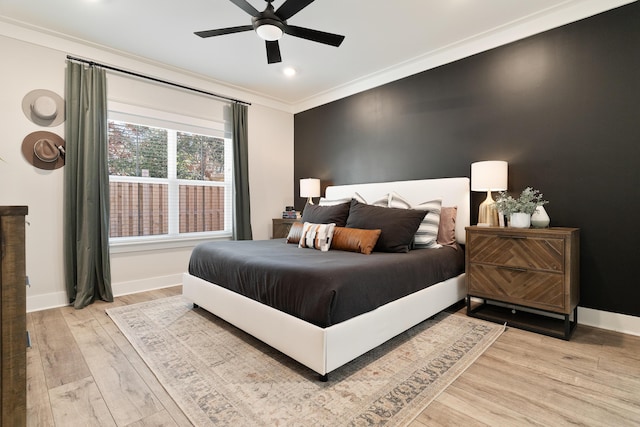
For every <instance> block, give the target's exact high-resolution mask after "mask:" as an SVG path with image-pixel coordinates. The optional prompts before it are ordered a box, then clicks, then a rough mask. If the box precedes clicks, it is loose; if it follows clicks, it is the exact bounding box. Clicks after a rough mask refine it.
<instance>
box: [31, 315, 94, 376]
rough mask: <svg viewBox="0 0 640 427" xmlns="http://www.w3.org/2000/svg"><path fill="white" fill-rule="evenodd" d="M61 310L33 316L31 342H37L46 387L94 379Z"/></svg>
mask: <svg viewBox="0 0 640 427" xmlns="http://www.w3.org/2000/svg"><path fill="white" fill-rule="evenodd" d="M61 310H62V309H51V310H44V311H37V312H34V313H32V319H33V329H32V330H31V335H32V339H33V338H35V339H37V340H38V346H39V348H40V353H41V354H42V355H43V356H42V367H43V371H44V374H45V378H46V381H47V388H48V389H52V388H54V387H57V386H60V385H63V384H68V383H71V382H74V381H78V380H80V379H82V378H87V377H90V376H91V372H89V368H88V367H87V364H86V363H85V361H84V357H83V356H82V353H81V352H80V349H79V347H78V345H77V343H76V341H75V339H74V338H73V335H72V334H71V331H69V327H68V326H67V323H66V322H65V320H64V318H63V317H62V311H61Z"/></svg>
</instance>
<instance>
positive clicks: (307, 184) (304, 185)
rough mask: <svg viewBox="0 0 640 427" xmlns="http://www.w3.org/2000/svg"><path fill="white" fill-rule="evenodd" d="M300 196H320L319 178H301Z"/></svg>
mask: <svg viewBox="0 0 640 427" xmlns="http://www.w3.org/2000/svg"><path fill="white" fill-rule="evenodd" d="M300 197H320V180H319V179H318V178H303V179H301V180H300Z"/></svg>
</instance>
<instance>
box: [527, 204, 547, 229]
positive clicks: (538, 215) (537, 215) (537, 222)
mask: <svg viewBox="0 0 640 427" xmlns="http://www.w3.org/2000/svg"><path fill="white" fill-rule="evenodd" d="M549 221H550V220H549V215H547V211H546V210H544V206H538V207H537V208H536V211H535V212H534V213H533V215H531V225H533V226H534V227H535V228H546V227H548V226H549Z"/></svg>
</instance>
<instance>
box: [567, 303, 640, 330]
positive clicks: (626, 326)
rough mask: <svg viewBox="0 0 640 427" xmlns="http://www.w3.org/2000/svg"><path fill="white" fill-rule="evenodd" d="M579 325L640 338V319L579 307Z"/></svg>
mask: <svg viewBox="0 0 640 427" xmlns="http://www.w3.org/2000/svg"><path fill="white" fill-rule="evenodd" d="M578 324H580V325H588V326H593V327H596V328H601V329H608V330H611V331H616V332H622V333H624V334H629V335H636V336H640V317H637V316H629V315H627V314H620V313H612V312H609V311H601V310H594V309H592V308H585V307H578Z"/></svg>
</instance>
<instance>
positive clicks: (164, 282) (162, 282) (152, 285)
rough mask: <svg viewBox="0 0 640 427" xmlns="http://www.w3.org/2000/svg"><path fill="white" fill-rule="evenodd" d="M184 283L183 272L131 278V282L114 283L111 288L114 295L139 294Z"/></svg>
mask: <svg viewBox="0 0 640 427" xmlns="http://www.w3.org/2000/svg"><path fill="white" fill-rule="evenodd" d="M180 284H182V273H180V274H171V275H169V276H158V277H150V278H148V279H141V280H131V281H129V282H119V283H113V284H112V285H111V288H112V290H113V296H115V297H119V296H122V295H129V294H137V293H140V292H145V291H152V290H154V289H162V288H168V287H170V286H177V285H180Z"/></svg>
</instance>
